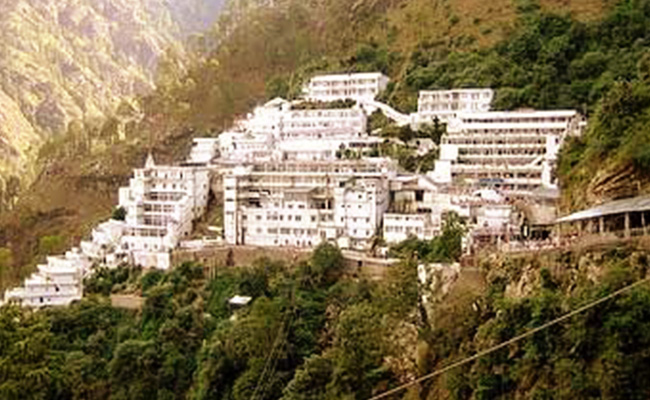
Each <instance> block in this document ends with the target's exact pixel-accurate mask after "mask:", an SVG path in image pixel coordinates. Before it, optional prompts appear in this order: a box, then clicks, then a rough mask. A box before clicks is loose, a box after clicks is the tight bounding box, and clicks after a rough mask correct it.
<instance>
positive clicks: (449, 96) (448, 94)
mask: <svg viewBox="0 0 650 400" xmlns="http://www.w3.org/2000/svg"><path fill="white" fill-rule="evenodd" d="M493 98H494V91H493V90H492V89H452V90H423V91H420V95H419V97H418V120H419V122H420V123H425V122H433V121H434V119H435V118H438V120H440V122H448V121H450V120H451V119H453V118H456V117H457V116H458V114H459V113H479V112H487V111H490V106H491V104H492V99H493Z"/></svg>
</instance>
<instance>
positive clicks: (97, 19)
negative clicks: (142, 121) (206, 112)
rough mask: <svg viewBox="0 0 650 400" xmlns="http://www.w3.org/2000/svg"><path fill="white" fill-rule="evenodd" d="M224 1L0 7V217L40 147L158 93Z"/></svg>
mask: <svg viewBox="0 0 650 400" xmlns="http://www.w3.org/2000/svg"><path fill="white" fill-rule="evenodd" d="M221 3H222V2H221V1H216V0H209V1H208V0H194V1H162V0H142V1H124V0H100V1H92V2H87V1H80V0H63V1H58V0H57V1H54V0H15V1H10V0H6V1H2V2H0V28H1V29H0V40H1V41H2V44H3V45H2V46H1V48H0V110H1V111H0V155H1V157H0V212H1V211H2V209H3V207H2V205H4V206H5V208H6V207H7V206H9V205H10V204H11V203H12V202H13V200H14V199H13V195H14V192H15V189H16V186H21V185H22V186H25V185H27V184H29V183H30V181H31V179H32V178H34V175H35V173H36V172H37V166H36V164H35V161H36V157H37V155H38V152H39V149H40V147H41V146H42V145H43V144H44V143H45V142H46V141H47V140H49V139H50V138H52V137H59V136H61V135H63V134H65V133H66V132H67V130H68V127H69V125H70V123H71V122H73V121H77V122H81V123H83V124H91V123H93V121H98V120H102V119H104V118H105V117H106V116H107V115H108V114H111V113H113V112H114V111H115V109H116V108H117V106H118V105H119V104H120V102H121V100H122V99H124V98H132V97H134V96H138V95H144V94H148V93H150V92H152V91H153V90H154V87H155V85H154V83H155V77H156V74H157V68H158V67H157V66H158V62H159V60H160V59H161V57H162V56H164V55H166V54H176V55H179V57H180V58H184V57H185V56H184V55H183V54H184V49H183V45H182V42H181V40H182V39H184V38H185V37H187V36H188V35H189V34H192V33H194V32H196V31H197V30H199V29H200V30H203V29H207V27H208V26H209V25H210V24H211V23H213V22H214V21H215V20H216V17H217V15H218V12H219V9H220V7H221Z"/></svg>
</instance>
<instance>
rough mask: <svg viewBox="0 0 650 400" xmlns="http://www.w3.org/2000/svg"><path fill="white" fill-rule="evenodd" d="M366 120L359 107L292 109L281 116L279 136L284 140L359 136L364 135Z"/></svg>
mask: <svg viewBox="0 0 650 400" xmlns="http://www.w3.org/2000/svg"><path fill="white" fill-rule="evenodd" d="M367 120H368V118H367V116H366V114H365V112H364V111H363V110H362V109H361V108H359V107H353V108H332V109H316V110H298V109H292V110H288V111H286V112H285V114H284V115H283V118H282V125H281V132H280V136H281V138H282V139H284V140H290V139H305V138H312V139H321V138H325V139H327V138H332V137H337V136H344V137H345V136H361V135H365V134H366V124H367Z"/></svg>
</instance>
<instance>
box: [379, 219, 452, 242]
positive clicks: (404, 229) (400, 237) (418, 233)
mask: <svg viewBox="0 0 650 400" xmlns="http://www.w3.org/2000/svg"><path fill="white" fill-rule="evenodd" d="M439 234H440V221H436V220H434V218H433V216H432V215H431V214H424V213H415V214H394V213H386V214H384V240H385V241H386V243H388V244H394V243H399V242H401V241H404V240H406V239H408V238H409V237H410V236H414V237H417V238H418V239H422V240H431V239H433V238H434V237H436V236H438V235H439Z"/></svg>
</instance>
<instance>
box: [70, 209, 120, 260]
mask: <svg viewBox="0 0 650 400" xmlns="http://www.w3.org/2000/svg"><path fill="white" fill-rule="evenodd" d="M125 227H126V224H125V223H124V221H116V220H113V219H110V220H108V221H106V222H103V223H101V224H99V225H98V226H97V227H95V229H93V231H92V234H91V237H90V239H89V240H82V241H81V243H80V247H81V252H82V253H83V254H84V256H85V257H86V258H88V259H89V260H91V261H92V262H94V263H98V264H101V265H106V266H108V267H117V266H118V265H119V264H121V263H122V262H125V261H126V257H125V254H124V252H122V249H121V247H122V236H123V235H124V230H125Z"/></svg>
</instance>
